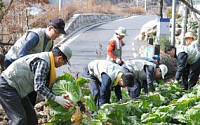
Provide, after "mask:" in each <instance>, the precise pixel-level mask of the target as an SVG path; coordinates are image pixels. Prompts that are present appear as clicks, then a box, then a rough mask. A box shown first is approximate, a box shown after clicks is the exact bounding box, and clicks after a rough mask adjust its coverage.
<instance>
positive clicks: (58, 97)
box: [54, 96, 72, 108]
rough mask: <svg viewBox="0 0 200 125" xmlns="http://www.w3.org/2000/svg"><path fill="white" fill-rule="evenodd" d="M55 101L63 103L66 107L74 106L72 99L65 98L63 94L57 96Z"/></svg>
mask: <svg viewBox="0 0 200 125" xmlns="http://www.w3.org/2000/svg"><path fill="white" fill-rule="evenodd" d="M54 101H55V102H57V103H58V104H60V105H62V106H63V107H64V108H70V107H71V106H72V101H69V100H67V99H64V98H63V97H62V96H56V97H55V100H54Z"/></svg>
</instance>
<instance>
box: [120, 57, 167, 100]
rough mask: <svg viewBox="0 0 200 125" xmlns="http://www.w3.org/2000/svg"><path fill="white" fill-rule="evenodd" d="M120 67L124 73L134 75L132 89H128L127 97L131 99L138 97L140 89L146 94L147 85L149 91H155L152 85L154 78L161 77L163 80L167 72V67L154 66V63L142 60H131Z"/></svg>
mask: <svg viewBox="0 0 200 125" xmlns="http://www.w3.org/2000/svg"><path fill="white" fill-rule="evenodd" d="M122 67H123V68H124V70H125V71H126V72H130V73H133V75H134V78H135V81H134V83H135V84H134V87H128V92H129V95H130V97H131V98H133V99H134V98H136V97H138V96H139V95H140V91H141V88H142V87H143V88H144V92H145V94H148V87H147V85H149V87H150V89H151V91H155V88H154V85H153V81H154V78H157V79H159V78H160V77H162V78H163V79H164V76H165V75H166V74H167V72H168V68H167V66H165V65H163V64H161V65H159V66H156V64H155V63H152V62H150V61H147V60H142V59H131V60H129V61H126V62H125V63H124V64H123V65H122ZM141 82H142V84H141Z"/></svg>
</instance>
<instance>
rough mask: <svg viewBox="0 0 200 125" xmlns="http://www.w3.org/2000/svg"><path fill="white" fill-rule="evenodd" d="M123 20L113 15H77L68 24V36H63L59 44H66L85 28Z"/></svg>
mask: <svg viewBox="0 0 200 125" xmlns="http://www.w3.org/2000/svg"><path fill="white" fill-rule="evenodd" d="M120 18H123V17H122V16H118V15H112V14H98V13H97V14H93V13H91V14H88V13H87V14H75V15H74V16H73V17H72V18H70V20H69V21H68V22H67V23H66V24H67V25H66V26H65V31H66V33H67V34H66V35H63V36H62V38H61V39H62V40H61V42H59V44H61V43H64V42H66V41H67V40H68V39H69V38H70V37H71V36H72V35H74V34H75V33H77V32H78V31H80V30H81V29H83V28H86V27H88V26H92V25H97V24H102V23H105V22H108V21H113V20H116V19H120Z"/></svg>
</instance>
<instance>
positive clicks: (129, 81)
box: [122, 73, 135, 87]
mask: <svg viewBox="0 0 200 125" xmlns="http://www.w3.org/2000/svg"><path fill="white" fill-rule="evenodd" d="M122 80H123V82H124V85H125V86H128V87H133V85H134V80H135V79H134V75H133V74H132V73H124V74H123V75H122Z"/></svg>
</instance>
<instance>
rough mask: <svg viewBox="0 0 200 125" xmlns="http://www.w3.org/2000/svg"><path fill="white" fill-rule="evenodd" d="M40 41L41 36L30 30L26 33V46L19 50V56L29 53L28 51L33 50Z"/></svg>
mask: <svg viewBox="0 0 200 125" xmlns="http://www.w3.org/2000/svg"><path fill="white" fill-rule="evenodd" d="M38 42H39V36H38V35H37V34H36V33H34V32H29V33H27V35H26V38H25V39H24V41H23V43H24V46H23V47H22V48H21V49H20V50H19V57H23V56H25V55H28V52H29V51H31V50H32V49H33V48H34V47H35V46H36V45H37V44H38Z"/></svg>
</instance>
